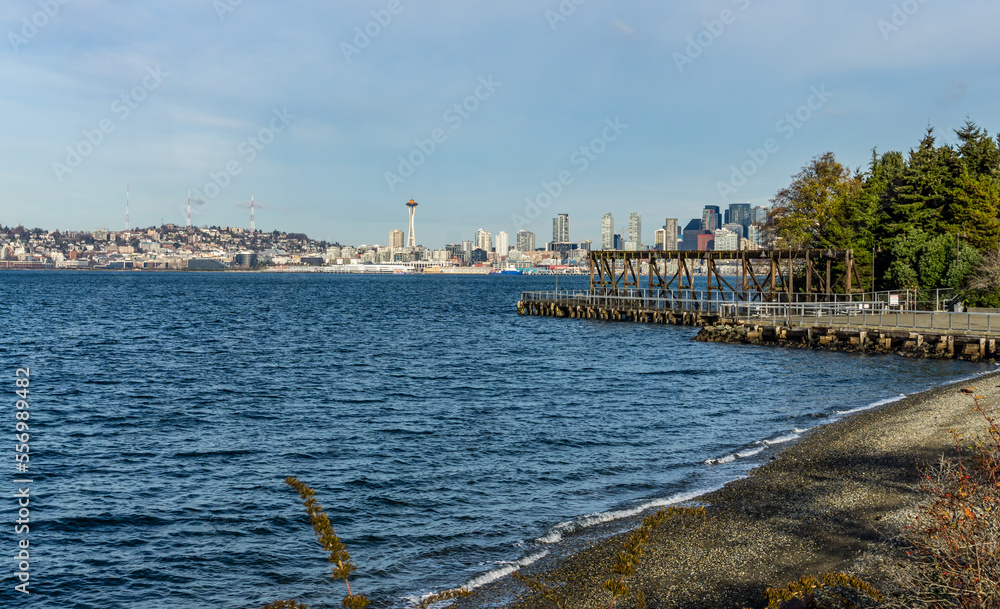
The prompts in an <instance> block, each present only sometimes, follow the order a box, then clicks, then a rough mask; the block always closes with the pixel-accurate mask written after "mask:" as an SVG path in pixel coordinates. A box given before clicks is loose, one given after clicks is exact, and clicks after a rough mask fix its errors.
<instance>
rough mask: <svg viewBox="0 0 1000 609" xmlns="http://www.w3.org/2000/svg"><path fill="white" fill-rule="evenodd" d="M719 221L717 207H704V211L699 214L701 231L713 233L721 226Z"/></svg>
mask: <svg viewBox="0 0 1000 609" xmlns="http://www.w3.org/2000/svg"><path fill="white" fill-rule="evenodd" d="M721 219H722V218H720V217H719V206H718V205H706V206H705V210H704V211H702V212H701V230H703V231H708V232H714V231H715V230H716V229H717V228H719V226H721V224H722V222H720V220H721Z"/></svg>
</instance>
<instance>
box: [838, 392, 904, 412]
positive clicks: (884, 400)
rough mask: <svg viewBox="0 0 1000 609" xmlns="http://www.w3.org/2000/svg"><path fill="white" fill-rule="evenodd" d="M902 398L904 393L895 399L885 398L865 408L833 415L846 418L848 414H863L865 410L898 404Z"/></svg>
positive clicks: (860, 407) (861, 407)
mask: <svg viewBox="0 0 1000 609" xmlns="http://www.w3.org/2000/svg"><path fill="white" fill-rule="evenodd" d="M904 398H906V394H905V393H901V394H899V395H897V396H896V397H893V398H885V399H883V400H878V401H876V402H872V403H871V404H868V405H866V406H858V407H857V408H851V409H850V410H837V411H835V412H834V414H836V415H837V416H846V415H849V414H855V413H858V412H864V411H866V410H872V409H873V408H878V407H879V406H886V405H888V404H893V403H895V402H898V401H900V400H902V399H904Z"/></svg>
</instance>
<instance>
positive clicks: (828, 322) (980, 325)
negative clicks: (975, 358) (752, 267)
mask: <svg viewBox="0 0 1000 609" xmlns="http://www.w3.org/2000/svg"><path fill="white" fill-rule="evenodd" d="M851 304H852V303H838V304H836V305H834V304H831V303H813V304H791V305H789V304H783V303H782V304H769V303H763V304H762V303H729V304H726V305H724V306H723V307H722V309H721V310H720V313H721V314H722V315H723V316H724V317H728V318H731V319H741V320H745V321H770V322H771V323H773V324H774V325H778V324H779V323H782V324H785V325H788V326H789V327H791V326H812V325H823V326H851V327H869V328H900V329H908V330H940V331H949V332H963V331H964V332H986V333H993V332H994V329H993V326H994V325H996V326H997V329H996V332H1000V315H996V314H991V313H954V312H950V311H913V310H910V311H903V310H893V309H891V308H889V307H884V306H882V307H880V306H877V305H879V304H880V303H853V306H851ZM859 304H872V305H873V306H859ZM994 318H997V321H996V323H994Z"/></svg>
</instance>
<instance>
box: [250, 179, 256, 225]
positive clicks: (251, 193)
mask: <svg viewBox="0 0 1000 609" xmlns="http://www.w3.org/2000/svg"><path fill="white" fill-rule="evenodd" d="M253 211H254V210H253V191H252V190H251V191H250V234H251V235H252V234H254V233H256V232H257V225H256V224H255V223H254V219H253Z"/></svg>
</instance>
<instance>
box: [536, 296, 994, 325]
mask: <svg viewBox="0 0 1000 609" xmlns="http://www.w3.org/2000/svg"><path fill="white" fill-rule="evenodd" d="M655 292H656V295H653V294H651V293H650V291H648V290H644V289H630V290H621V291H620V293H618V294H592V293H590V292H589V291H587V290H560V291H531V292H522V294H521V300H522V301H527V302H541V303H546V304H557V305H560V306H566V307H571V306H590V307H600V308H611V309H619V310H623V311H647V312H648V311H660V312H667V313H683V312H696V313H701V314H709V315H713V314H714V315H717V316H718V317H720V318H724V319H732V320H741V321H749V322H771V323H772V324H774V325H779V324H781V325H787V326H789V327H792V326H814V325H815V326H819V325H826V326H851V327H871V328H875V327H878V328H899V329H913V330H919V329H923V330H940V331H949V332H962V331H965V332H986V333H993V332H994V329H993V326H994V325H996V326H997V329H996V330H995V331H996V332H997V333H1000V315H997V314H991V313H955V312H950V311H921V310H914V309H909V310H905V309H902V308H901V305H893V304H890V302H889V301H887V300H883V299H875V300H872V301H867V302H861V301H850V300H847V299H846V298H845V299H841V300H838V299H835V298H831V299H830V301H829V302H798V303H796V302H793V303H786V302H747V301H745V300H737V299H736V298H735V295H733V294H729V295H720V293H719V292H718V291H712V292H709V291H708V290H675V291H667V292H666V293H664V292H662V291H660V290H656V291H655ZM885 294H893V293H888V292H887V293H885ZM831 296H832V295H831ZM910 302H911V303H914V302H917V301H916V300H915V299H913V300H910ZM994 317H995V318H997V320H996V322H994Z"/></svg>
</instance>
